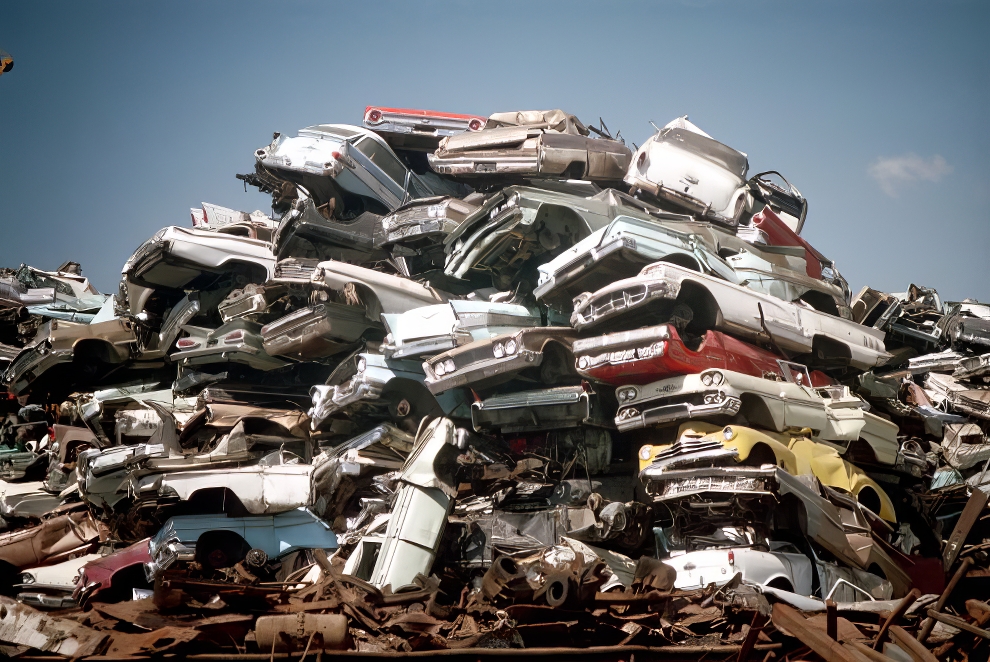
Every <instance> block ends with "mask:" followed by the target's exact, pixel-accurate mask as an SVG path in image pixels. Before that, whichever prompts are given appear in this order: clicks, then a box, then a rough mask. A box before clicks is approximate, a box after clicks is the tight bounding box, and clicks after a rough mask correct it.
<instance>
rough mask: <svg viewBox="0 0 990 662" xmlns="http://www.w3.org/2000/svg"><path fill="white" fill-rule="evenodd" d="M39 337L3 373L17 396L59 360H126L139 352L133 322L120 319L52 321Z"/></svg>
mask: <svg viewBox="0 0 990 662" xmlns="http://www.w3.org/2000/svg"><path fill="white" fill-rule="evenodd" d="M37 338H38V340H37V341H36V342H35V343H34V344H33V345H31V346H30V347H25V348H24V349H23V350H21V352H20V353H19V354H18V355H17V358H15V359H14V360H13V361H12V362H11V364H10V367H9V368H7V371H6V372H5V373H4V376H3V381H4V383H6V384H7V385H8V388H9V390H10V391H11V392H12V393H14V394H15V395H20V394H22V393H24V392H25V391H27V390H28V388H30V386H31V383H32V382H34V381H35V380H36V379H37V378H38V377H40V376H41V375H42V374H43V373H44V372H45V371H47V370H49V369H51V368H52V367H54V366H56V365H59V364H60V363H68V362H71V361H76V362H80V363H86V364H102V365H118V364H121V363H125V362H127V361H129V360H130V359H131V358H133V357H134V356H135V355H136V353H137V350H138V340H139V339H138V333H137V330H136V329H135V328H134V325H133V324H132V323H131V322H130V321H129V320H125V319H119V318H114V319H111V320H107V321H105V322H97V323H96V324H79V323H75V322H65V321H62V320H52V321H51V322H48V323H46V324H44V325H43V326H42V327H41V329H39V330H38V335H37Z"/></svg>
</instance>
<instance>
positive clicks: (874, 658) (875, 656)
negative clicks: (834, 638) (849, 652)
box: [843, 641, 894, 662]
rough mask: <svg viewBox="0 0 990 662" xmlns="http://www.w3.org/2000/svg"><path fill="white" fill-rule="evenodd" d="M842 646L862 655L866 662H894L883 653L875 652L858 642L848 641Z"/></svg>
mask: <svg viewBox="0 0 990 662" xmlns="http://www.w3.org/2000/svg"><path fill="white" fill-rule="evenodd" d="M843 645H844V646H846V647H847V648H852V649H853V650H855V651H857V652H858V653H860V654H862V655H863V657H865V658H866V659H868V660H871V662H894V660H893V659H891V658H889V657H887V656H886V655H884V654H883V653H881V652H879V651H875V650H873V649H872V648H870V647H869V646H866V645H864V644H861V643H859V642H858V641H849V642H846V643H845V644H843Z"/></svg>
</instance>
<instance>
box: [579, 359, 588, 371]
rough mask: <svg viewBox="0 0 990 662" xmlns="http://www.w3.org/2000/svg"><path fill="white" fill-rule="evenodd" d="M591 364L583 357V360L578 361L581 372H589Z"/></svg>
mask: <svg viewBox="0 0 990 662" xmlns="http://www.w3.org/2000/svg"><path fill="white" fill-rule="evenodd" d="M589 363H591V361H590V360H589V359H588V357H587V356H582V357H581V358H579V359H578V367H579V368H580V369H581V370H587V369H588V364H589Z"/></svg>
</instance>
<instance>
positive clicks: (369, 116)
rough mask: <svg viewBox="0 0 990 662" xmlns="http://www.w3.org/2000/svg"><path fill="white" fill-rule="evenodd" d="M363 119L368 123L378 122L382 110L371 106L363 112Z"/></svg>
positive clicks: (380, 118)
mask: <svg viewBox="0 0 990 662" xmlns="http://www.w3.org/2000/svg"><path fill="white" fill-rule="evenodd" d="M364 121H365V122H367V123H368V124H378V123H379V122H381V121H382V111H380V110H378V109H377V108H372V109H371V110H369V111H368V112H367V113H365V114H364Z"/></svg>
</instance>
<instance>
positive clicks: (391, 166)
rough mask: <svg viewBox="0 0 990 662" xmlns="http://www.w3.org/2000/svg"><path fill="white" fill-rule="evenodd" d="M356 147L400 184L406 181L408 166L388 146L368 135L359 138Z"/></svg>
mask: <svg viewBox="0 0 990 662" xmlns="http://www.w3.org/2000/svg"><path fill="white" fill-rule="evenodd" d="M355 147H357V149H358V151H359V152H361V153H362V154H364V155H365V156H367V157H368V158H369V159H370V160H371V162H372V163H374V164H375V165H376V166H378V167H379V168H381V169H382V171H384V172H385V174H386V175H388V176H389V178H390V179H392V180H393V181H394V182H396V183H397V184H398V185H399V186H402V185H403V184H405V183H406V167H405V166H404V165H402V163H401V162H400V161H399V159H398V158H396V156H395V155H394V154H393V153H392V151H391V150H390V149H389V148H388V147H386V146H385V145H382V144H381V143H379V142H378V141H377V140H375V139H374V138H369V137H367V136H365V137H364V138H362V139H361V140H359V141H358V143H357V144H356V145H355Z"/></svg>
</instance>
